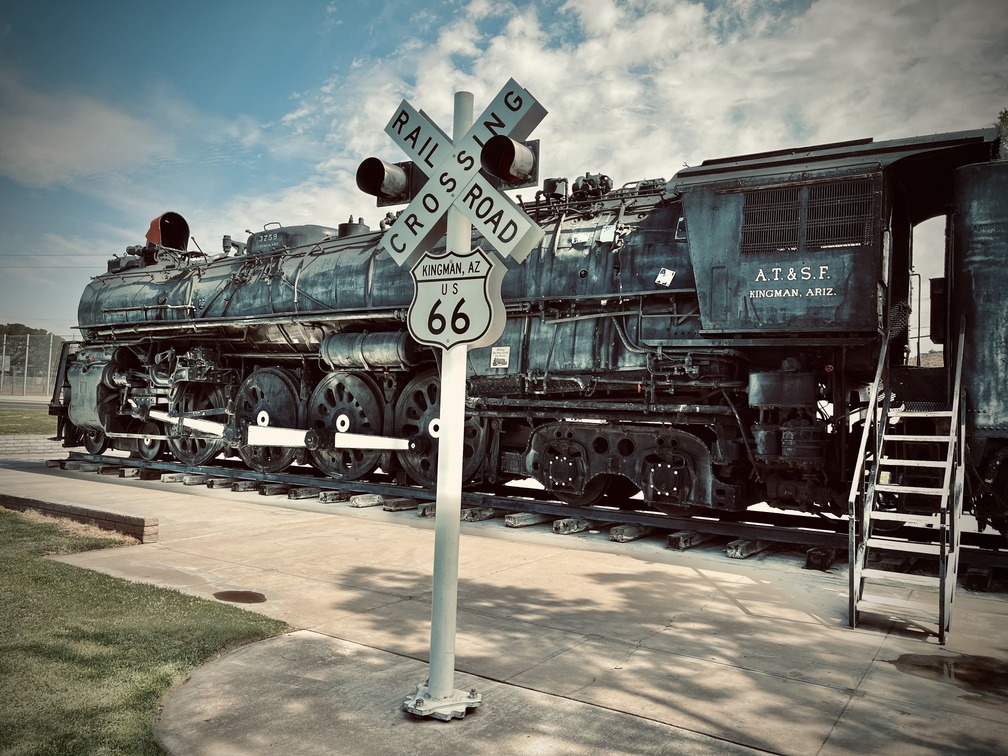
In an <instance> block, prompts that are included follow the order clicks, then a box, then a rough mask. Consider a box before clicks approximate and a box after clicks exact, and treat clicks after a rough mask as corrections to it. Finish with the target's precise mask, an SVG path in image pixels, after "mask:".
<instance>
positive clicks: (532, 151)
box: [480, 134, 539, 189]
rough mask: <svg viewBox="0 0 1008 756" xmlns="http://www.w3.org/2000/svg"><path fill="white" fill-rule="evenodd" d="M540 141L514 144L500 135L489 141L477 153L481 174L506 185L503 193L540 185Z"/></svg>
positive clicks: (512, 140)
mask: <svg viewBox="0 0 1008 756" xmlns="http://www.w3.org/2000/svg"><path fill="white" fill-rule="evenodd" d="M538 153H539V140H538V139H532V140H529V141H528V142H525V143H522V142H516V141H515V140H514V139H511V138H510V137H506V136H504V135H503V134H498V135H497V136H494V137H490V139H488V140H487V143H486V144H485V145H483V149H482V150H481V151H480V165H481V166H482V168H483V170H484V172H486V173H488V174H490V175H491V176H494V177H496V178H499V179H501V180H502V181H504V182H505V185H504V186H502V187H501V188H502V189H518V188H520V187H526V186H536V185H538V183H539V154H538Z"/></svg>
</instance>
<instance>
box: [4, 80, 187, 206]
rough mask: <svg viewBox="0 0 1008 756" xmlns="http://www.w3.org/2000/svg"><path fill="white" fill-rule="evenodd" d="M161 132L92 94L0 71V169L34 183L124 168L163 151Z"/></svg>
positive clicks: (167, 142) (165, 143)
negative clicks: (40, 88) (41, 87)
mask: <svg viewBox="0 0 1008 756" xmlns="http://www.w3.org/2000/svg"><path fill="white" fill-rule="evenodd" d="M170 150H171V141H170V139H169V138H168V137H167V136H166V134H165V133H164V132H162V131H161V130H159V129H157V128H155V127H153V126H152V125H151V124H150V123H147V122H144V121H142V120H140V119H138V118H136V117H133V116H130V115H128V114H126V113H123V112H122V111H120V110H117V109H115V108H113V107H111V106H109V105H107V104H106V103H103V102H101V101H100V100H97V99H95V98H93V97H88V96H86V95H81V94H77V93H72V92H49V93H42V92H37V91H32V90H30V89H28V88H27V87H25V86H23V85H22V84H21V82H20V81H19V80H18V79H17V77H16V76H15V75H13V74H12V73H10V72H9V71H0V172H2V173H3V175H5V176H6V177H8V178H10V179H12V180H14V181H17V182H19V183H22V184H25V185H27V186H33V187H49V186H56V185H66V184H69V183H72V182H74V181H76V180H78V179H81V178H84V177H88V176H93V175H97V174H104V173H108V172H113V171H128V170H133V169H136V168H138V167H139V166H141V165H143V164H144V163H146V162H147V161H150V160H152V159H155V158H157V157H161V156H164V155H166V154H168V153H169V152H170Z"/></svg>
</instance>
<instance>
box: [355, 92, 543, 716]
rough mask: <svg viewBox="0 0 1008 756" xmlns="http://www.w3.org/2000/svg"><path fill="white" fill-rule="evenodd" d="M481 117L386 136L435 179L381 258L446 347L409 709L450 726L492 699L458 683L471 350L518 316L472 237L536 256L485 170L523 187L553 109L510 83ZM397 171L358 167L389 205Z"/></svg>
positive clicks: (496, 269) (529, 233)
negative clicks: (430, 557)
mask: <svg viewBox="0 0 1008 756" xmlns="http://www.w3.org/2000/svg"><path fill="white" fill-rule="evenodd" d="M472 114H473V110H472V95H471V94H470V93H468V92H456V93H455V115H454V118H455V121H454V124H453V125H454V128H453V136H454V141H452V140H451V139H449V138H448V136H447V135H446V134H445V133H444V132H443V131H441V129H439V128H438V127H437V125H435V124H434V123H432V122H431V121H430V119H428V118H427V116H426V115H424V114H423V113H422V112H417V111H416V110H415V109H414V108H413V107H412V106H411V105H410V104H409V103H408V102H406V101H405V100H403V101H402V103H401V104H400V105H399V108H398V110H396V113H395V115H393V116H392V118H391V120H390V121H389V122H388V125H387V126H386V127H385V131H386V133H388V134H389V136H391V137H392V139H393V140H395V142H396V143H397V144H398V145H399V146H400V147H402V148H403V150H404V151H405V152H406V154H407V155H409V156H410V158H411V160H412V161H413V164H414V167H415V168H417V169H418V170H421V171H423V172H424V173H425V174H426V175H427V176H428V180H427V183H426V184H425V185H424V187H423V189H422V190H421V191H420V192H419V193H418V194H417V195H416V196H415V197H414V198H413V200H412V201H411V202H410V203H409V205H408V206H407V207H406V209H405V210H403V211H402V213H400V214H399V217H398V218H397V219H396V220H395V222H394V223H393V224H392V226H391V227H389V229H388V230H387V231H386V233H385V234H384V236H383V237H382V240H381V242H380V248H381V249H384V250H385V251H386V252H388V253H389V255H391V256H392V259H393V260H395V261H396V263H397V264H398V265H400V266H403V265H405V264H407V263H409V264H410V266H411V268H410V274H411V275H412V277H413V284H414V285H413V302H412V304H411V305H410V308H409V311H408V313H407V325H408V327H409V332H410V335H411V336H412V337H413V338H414V339H416V340H417V341H419V342H420V343H423V344H430V345H433V346H440V347H442V349H443V359H442V363H441V389H440V396H439V400H440V418H439V424H440V426H441V428H442V432H441V433H440V435H439V437H438V443H439V446H438V469H437V514H436V516H435V522H434V574H433V579H434V586H433V590H432V592H431V647H430V674H429V676H428V679H427V682H425V683H423V684H420V685H417V689H416V692H415V693H413V694H411V695H410V696H408V697H407V698H406V699H405V700H404V701H403V708H404V709H405V710H406V711H409V712H411V713H412V714H415V715H417V716H421V717H426V716H433V717H436V718H438V719H452V718H456V717H459V718H460V717H463V716H465V713H466V711H467V710H468V709H470V708H474V707H477V706H479V705H480V703H481V702H482V700H483V698H482V696H481V695H480V694H478V693H476V691H475V690H472V691H468V692H467V691H462V690H454V682H453V677H454V673H455V621H456V604H457V600H458V550H459V520H460V514H461V508H462V455H463V451H464V443H463V441H464V439H463V434H464V429H465V394H466V370H467V362H466V355H467V352H468V346H469V345H470V344H472V345H474V346H487V345H489V344H492V343H493V342H494V341H496V340H497V339H498V338H499V337H500V334H501V332H502V331H503V328H504V322H505V320H506V318H505V311H504V302H503V300H502V299H501V283H502V280H503V277H504V273H505V272H506V268H505V266H504V265H503V263H501V261H500V260H498V259H497V258H496V256H495V255H494V253H493V252H492V251H487V250H483V249H482V248H479V247H477V248H476V249H471V246H472V228H473V227H475V228H477V229H478V230H479V231H480V233H481V234H482V235H483V237H484V238H485V239H486V240H487V241H488V242H489V243H490V245H491V246H492V247H493V248H494V249H496V250H497V251H499V252H501V253H502V254H503V255H506V256H507V255H510V256H512V257H514V258H515V259H516V260H517V261H518V262H523V261H524V260H525V258H526V257H528V254H529V252H531V251H532V249H533V248H534V247H535V246H536V245H537V244H538V243H539V242H540V241H541V240H542V238H543V235H544V232H543V230H542V229H541V228H540V227H539V226H538V225H537V224H536V223H535V222H534V221H533V220H532V219H531V218H529V217H528V216H527V215H526V214H525V211H524V210H522V208H520V207H518V206H517V205H515V204H514V203H513V202H512V201H511V200H510V199H509V198H508V197H507V196H506V195H505V194H503V193H502V192H500V191H498V190H497V189H496V188H494V187H493V186H492V185H491V184H490V183H489V182H488V181H486V179H484V178H483V176H481V175H480V166H481V165H483V164H487V165H494V166H498V167H500V168H503V169H504V170H505V172H506V174H507V176H509V177H512V178H518V179H521V178H522V176H521V175H520V174H521V173H522V172H523V171H524V169H525V168H526V167H527V164H528V161H527V160H526V157H527V156H525V157H522V158H521V159H519V158H517V157H516V155H517V154H518V153H517V152H516V151H514V150H513V149H512V147H513V145H512V144H511V143H510V140H516V141H517V140H522V139H525V138H526V137H527V136H528V134H529V132H530V131H532V129H533V128H535V127H536V125H538V123H539V122H540V121H541V120H542V119H543V118H544V117H545V116H546V110H545V108H543V107H542V106H541V105H540V104H539V103H538V102H536V100H535V98H534V97H532V95H531V94H529V93H528V92H527V91H526V90H525V89H523V88H522V87H520V86H519V85H518V84H517V82H515V80H514V79H510V80H509V81H508V83H507V84H505V85H504V88H503V89H501V91H500V92H499V93H498V94H497V97H496V98H495V99H494V101H493V102H492V103H490V106H489V107H488V108H487V109H486V110H484V111H483V113H482V115H480V116H479V118H478V119H476V121H475V122H474V121H473V117H472ZM501 140H503V141H504V142H507V143H508V145H507V146H506V147H505V148H504V149H499V148H498V147H497V146H495V145H500V144H501ZM488 144H490V146H489V147H487V145H488ZM523 149H524V148H523ZM505 164H509V165H505ZM519 164H521V165H520V166H519ZM393 168H394V170H393V171H392V172H390V171H389V170H388V168H387V167H386V164H385V163H383V162H382V161H380V160H378V159H377V158H369V159H368V160H365V161H364V163H362V164H361V167H360V168H359V169H358V172H357V184H358V186H360V187H361V189H364V190H365V191H369V192H370V193H378V194H379V196H386V193H385V191H384V188H385V183H386V180H389V181H390V183H391V184H395V185H397V187H396V188H395V189H393V191H391V192H390V193H389V196H398V195H399V194H400V191H399V190H400V189H401V187H402V184H403V183H404V182H403V181H402V178H403V171H401V170H400V169H399V168H396V167H393ZM375 169H376V170H375ZM395 171H398V177H396V175H395ZM362 173H363V175H364V180H363V181H362ZM497 175H499V174H497ZM366 187H371V188H372V189H375V190H376V191H375V192H371V190H370V189H368V188H366ZM446 233H447V237H448V239H447V242H446V250H445V253H444V254H441V255H436V256H435V255H432V254H430V249H431V247H432V246H433V245H434V244H435V243H436V242H437V241H438V240H440V239H441V237H442V236H444V235H445V234H446Z"/></svg>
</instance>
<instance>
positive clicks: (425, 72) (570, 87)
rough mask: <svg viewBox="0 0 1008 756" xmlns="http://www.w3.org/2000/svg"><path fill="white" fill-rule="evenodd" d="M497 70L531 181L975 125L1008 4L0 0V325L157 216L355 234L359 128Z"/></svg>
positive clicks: (997, 66) (375, 142)
mask: <svg viewBox="0 0 1008 756" xmlns="http://www.w3.org/2000/svg"><path fill="white" fill-rule="evenodd" d="M512 77H513V78H514V79H516V80H517V81H518V82H519V83H520V84H521V85H522V86H524V87H525V88H526V89H527V90H529V91H530V92H531V93H532V94H533V95H534V96H535V98H536V99H537V100H538V101H539V102H540V103H541V104H542V105H543V106H544V107H545V108H546V110H547V111H549V114H548V115H547V116H546V118H545V120H544V121H543V122H542V123H541V124H540V125H539V126H538V127H537V128H536V129H535V131H534V132H533V133H532V135H531V136H532V137H533V138H538V139H539V140H540V141H541V145H542V146H541V152H542V155H541V161H542V165H541V168H540V177H546V176H566V177H570V178H574V177H576V176H578V175H583V174H584V173H589V172H590V173H605V174H607V175H609V176H610V177H612V179H613V181H614V183H615V185H616V186H621V185H622V184H624V183H627V182H631V181H636V180H640V179H646V178H657V177H663V178H671V177H672V176H673V175H674V174H675V172H676V171H677V170H679V169H680V168H681V167H683V166H684V165H696V164H698V163H700V162H702V161H703V160H705V159H708V158H716V157H727V156H731V155H738V154H744V153H747V152H758V151H764V150H772V149H779V148H785V147H796V146H803V145H812V144H819V143H826V142H833V141H841V140H847V139H857V138H862V137H874V138H875V139H876V140H881V139H896V138H903V137H909V136H917V135H925V134H934V133H940V132H946V131H958V130H966V129H976V128H984V127H987V126H990V125H992V124H993V123H994V121H995V119H996V118H997V114H998V113H999V111H1000V110H1001V109H1002V108H1005V107H1008V13H1006V12H1005V8H1004V6H1003V3H1001V2H996V1H994V0H956V2H948V0H725V1H724V2H718V1H716V0H700V1H699V2H697V1H689V0H538V1H537V2H534V3H527V2H508V0H331V1H330V2H328V3H327V2H325V0H315V1H311V2H309V1H307V0H286V2H283V3H279V2H263V1H262V0H241V1H238V0H215V1H214V2H206V1H205V0H202V1H201V2H192V1H191V0H176V1H175V2H173V3H170V4H169V3H150V2H143V1H142V0H141V2H137V1H136V0H130V1H129V2H124V1H123V0H80V1H79V2H74V3H67V2H66V1H65V0H0V227H2V228H3V232H2V234H0V323H8V322H18V323H24V324H26V325H29V326H32V327H36V328H45V329H47V330H49V331H52V332H54V333H57V334H60V335H67V334H72V333H74V330H73V326H74V325H76V322H77V317H76V311H77V302H78V300H79V297H80V294H81V292H82V290H83V289H84V286H85V285H86V284H87V282H88V280H89V279H90V278H91V277H92V276H95V275H97V274H99V273H101V272H103V271H104V270H105V266H106V260H107V259H108V258H110V257H112V256H113V255H116V254H119V255H121V254H122V253H123V252H124V250H125V248H126V247H127V246H131V245H136V244H143V243H144V235H145V234H146V232H147V229H148V227H149V225H150V221H151V219H153V218H155V217H157V216H158V215H160V214H162V213H163V212H165V211H168V210H172V211H175V212H178V213H181V214H182V215H183V216H184V217H185V218H186V219H187V221H188V222H189V225H190V229H191V233H192V235H193V236H194V237H195V239H196V243H197V244H198V245H199V247H200V248H202V249H203V250H204V251H206V252H208V253H215V252H217V251H219V250H220V248H221V239H222V237H223V236H224V235H225V234H229V235H231V236H233V237H235V238H237V239H241V240H243V239H244V236H245V233H246V231H248V230H253V231H254V230H260V229H262V228H263V227H264V226H265V225H266V224H268V223H272V222H280V223H281V224H284V225H293V224H302V223H319V224H323V225H335V224H338V223H342V222H345V221H346V220H347V219H348V218H349V217H350V216H353V217H354V218H355V219H356V218H358V217H363V219H364V221H365V223H369V224H370V225H371V226H372V228H377V226H378V221H379V220H380V219H381V217H383V216H384V214H385V209H382V210H381V212H379V211H378V209H377V208H375V205H374V200H373V199H372V198H370V197H367V196H365V195H363V194H362V193H361V192H360V191H359V190H358V189H357V187H356V184H355V180H354V175H355V173H356V170H357V166H358V165H359V163H360V162H361V161H362V160H364V159H365V158H367V157H369V156H372V155H374V156H377V157H381V158H383V159H385V160H388V161H390V162H395V161H399V160H402V159H404V155H403V154H402V153H401V152H400V151H399V149H398V148H397V147H396V146H395V144H394V143H393V142H392V141H391V139H390V138H389V137H388V136H387V135H386V134H385V133H384V128H385V124H386V123H387V122H388V121H389V119H390V118H391V117H392V115H393V113H394V112H395V110H396V108H397V107H398V105H399V103H400V101H401V100H402V99H403V98H405V99H407V100H408V101H409V102H410V103H411V104H412V105H413V106H414V107H415V108H416V109H418V110H420V109H423V110H424V111H425V112H426V113H427V114H428V115H429V116H430V117H431V119H432V120H434V121H435V122H436V123H438V124H439V125H441V127H442V128H443V129H445V130H446V131H448V132H450V130H451V123H452V107H453V99H454V93H455V92H456V91H459V90H464V91H469V92H472V93H473V95H474V99H475V111H476V113H479V112H480V111H481V110H482V109H483V107H485V106H486V105H487V104H489V102H490V100H491V99H492V98H493V96H494V95H495V94H496V93H497V91H498V90H499V89H500V88H501V87H502V86H503V85H504V83H505V82H506V81H507V80H508V79H509V78H512ZM519 193H522V192H519ZM524 194H526V196H527V198H529V199H531V196H532V195H533V194H534V191H532V190H524ZM932 226H933V222H932ZM941 244H942V242H941V233H940V231H938V232H937V233H936V232H935V229H934V228H933V227H932V228H931V229H930V231H929V232H925V233H922V235H921V237H920V241H918V243H917V266H918V270H919V271H921V272H922V274H923V275H924V277H925V281H926V278H927V277H929V276H937V275H940V263H936V261H937V260H938V259H939V257H940V254H941ZM190 248H193V245H192V244H191V245H190ZM925 286H926V283H925ZM926 320H927V319H926V316H925V319H924V322H925V326H924V327H925V329H926ZM925 351H926V350H925Z"/></svg>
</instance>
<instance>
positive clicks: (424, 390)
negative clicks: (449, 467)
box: [395, 370, 487, 488]
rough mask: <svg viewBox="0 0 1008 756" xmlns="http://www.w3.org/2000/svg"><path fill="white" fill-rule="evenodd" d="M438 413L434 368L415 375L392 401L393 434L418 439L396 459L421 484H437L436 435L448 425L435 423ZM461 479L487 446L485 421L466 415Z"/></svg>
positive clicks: (476, 464) (478, 461) (480, 460)
mask: <svg viewBox="0 0 1008 756" xmlns="http://www.w3.org/2000/svg"><path fill="white" fill-rule="evenodd" d="M440 414H441V379H440V378H439V377H438V374H437V371H434V370H429V371H426V372H423V373H420V374H419V375H417V376H416V377H415V378H413V380H411V381H410V382H409V383H408V384H406V387H405V388H404V389H403V392H402V394H401V395H400V396H399V401H398V402H397V403H396V409H395V435H396V436H398V437H400V438H415V439H419V440H420V441H421V443H420V444H418V446H417V448H416V449H415V450H411V451H400V452H396V455H397V458H398V460H399V463H400V464H401V465H402V467H403V469H404V470H406V474H407V475H408V476H409V477H410V479H411V480H412V481H413V482H415V483H418V484H420V485H422V486H424V487H425V488H436V487H437V455H438V443H437V438H436V437H434V436H432V435H431V434H432V432H434V433H437V434H438V435H440V434H441V433H444V432H449V429H444V428H441V427H439V426H440V421H439V417H440ZM463 445H464V450H463V458H462V482H463V483H465V482H466V481H468V480H470V479H471V478H472V477H473V476H474V475H475V474H476V471H477V470H479V468H480V465H481V464H482V463H483V457H484V454H485V453H486V447H487V431H486V426H485V424H484V423H483V422H482V421H480V420H479V419H478V418H475V417H470V416H467V417H466V422H465V429H464V431H463Z"/></svg>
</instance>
